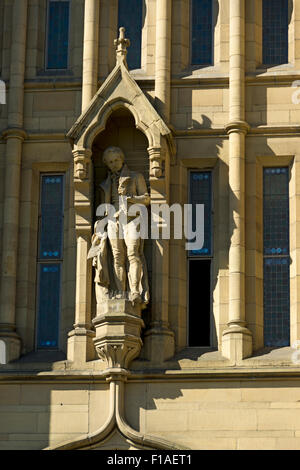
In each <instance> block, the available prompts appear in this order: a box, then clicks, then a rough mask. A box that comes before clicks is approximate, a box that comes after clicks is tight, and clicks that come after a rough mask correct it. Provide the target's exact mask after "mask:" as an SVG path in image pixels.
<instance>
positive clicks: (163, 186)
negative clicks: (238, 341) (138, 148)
mask: <svg viewBox="0 0 300 470" xmlns="http://www.w3.org/2000/svg"><path fill="white" fill-rule="evenodd" d="M163 144H164V145H162V147H150V148H148V153H149V161H150V189H151V206H152V210H155V206H156V207H157V206H158V205H160V204H168V203H169V185H170V155H169V149H168V148H167V145H166V143H165V142H164V143H163ZM158 226H159V228H160V229H161V228H162V227H163V226H164V221H163V220H161V222H159V223H158ZM169 252H170V240H163V239H158V240H152V289H151V324H150V329H149V330H148V331H146V333H145V337H144V348H145V353H146V357H147V359H150V360H151V362H152V363H155V364H161V363H162V362H163V361H164V360H166V359H169V358H171V357H172V356H173V355H174V352H175V340H174V332H173V331H171V330H170V325H169Z"/></svg>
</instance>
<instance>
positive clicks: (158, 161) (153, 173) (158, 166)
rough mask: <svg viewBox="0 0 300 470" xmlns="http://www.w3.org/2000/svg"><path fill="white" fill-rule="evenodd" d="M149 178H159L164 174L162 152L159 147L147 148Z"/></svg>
mask: <svg viewBox="0 0 300 470" xmlns="http://www.w3.org/2000/svg"><path fill="white" fill-rule="evenodd" d="M147 150H148V154H149V160H150V177H152V178H161V177H163V174H164V160H165V156H164V152H162V148H161V147H149V148H148V149H147Z"/></svg>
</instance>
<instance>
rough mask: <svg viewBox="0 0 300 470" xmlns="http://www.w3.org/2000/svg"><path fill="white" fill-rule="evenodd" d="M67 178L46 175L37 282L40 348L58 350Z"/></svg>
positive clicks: (39, 238)
mask: <svg viewBox="0 0 300 470" xmlns="http://www.w3.org/2000/svg"><path fill="white" fill-rule="evenodd" d="M63 199H64V176H63V175H42V176H41V197H40V216H39V237H38V240H39V251H38V260H37V261H38V279H37V335H36V337H37V349H58V346H59V317H60V295H61V269H62V258H63V253H62V243H63Z"/></svg>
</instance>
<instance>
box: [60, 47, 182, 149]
mask: <svg viewBox="0 0 300 470" xmlns="http://www.w3.org/2000/svg"><path fill="white" fill-rule="evenodd" d="M119 41H120V38H119V39H118V40H116V42H115V44H118V42H119ZM125 41H127V40H125ZM122 52H123V53H122ZM121 107H124V108H127V109H128V110H129V111H130V112H131V113H132V115H133V116H134V119H135V124H136V127H137V128H138V129H139V130H141V131H142V132H143V133H144V134H145V135H146V137H147V138H148V142H149V147H161V138H162V137H166V139H167V141H168V143H169V144H170V148H171V149H173V139H172V134H171V131H170V129H169V128H168V126H167V125H166V124H165V122H164V121H163V120H162V118H161V117H160V116H159V114H158V113H157V111H156V110H155V109H154V107H153V106H152V104H151V103H150V101H149V100H148V98H147V97H146V96H145V94H144V93H143V91H142V90H141V89H140V87H139V86H138V84H137V83H136V81H135V80H134V79H133V78H132V76H131V75H130V73H129V71H128V68H127V63H126V54H125V53H124V49H123V50H122V49H121V50H120V49H119V48H118V49H117V63H116V66H115V68H114V69H113V70H112V72H111V73H110V75H109V76H108V77H107V78H106V80H105V82H104V83H103V85H102V86H101V88H100V89H99V90H98V92H97V93H96V94H95V96H94V98H93V99H92V100H91V102H90V103H89V105H88V107H87V108H86V109H85V110H84V111H83V113H82V114H81V116H80V117H79V118H78V119H77V121H76V122H75V124H74V125H73V127H72V128H71V130H70V131H69V132H68V134H67V137H68V138H69V139H71V141H72V142H73V145H75V146H77V147H80V148H85V149H91V147H92V143H93V140H94V138H95V136H96V135H97V134H98V133H100V132H102V131H103V130H104V129H105V124H106V122H107V119H108V117H109V116H110V114H111V113H112V112H113V111H115V110H117V109H118V108H121ZM172 153H173V150H172Z"/></svg>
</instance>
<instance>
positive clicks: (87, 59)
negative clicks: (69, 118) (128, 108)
mask: <svg viewBox="0 0 300 470" xmlns="http://www.w3.org/2000/svg"><path fill="white" fill-rule="evenodd" d="M99 8H100V0H85V10H84V43H83V73H82V111H83V110H84V109H85V108H86V107H87V106H88V104H89V102H90V101H91V99H92V98H93V96H94V95H95V93H96V91H97V84H98V56H99V50H98V49H99Z"/></svg>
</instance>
